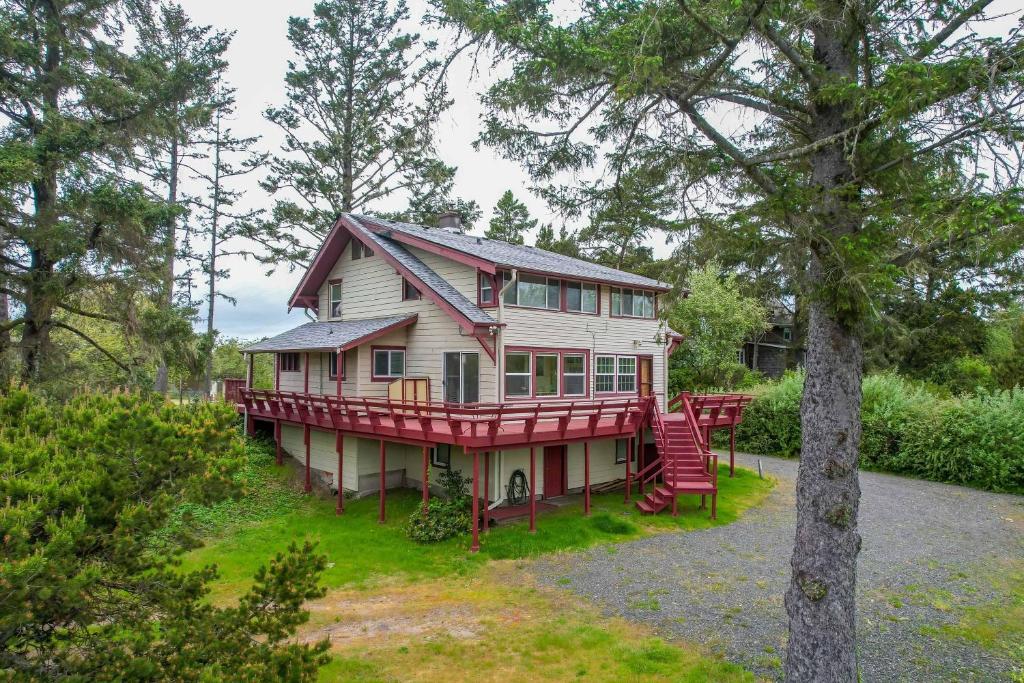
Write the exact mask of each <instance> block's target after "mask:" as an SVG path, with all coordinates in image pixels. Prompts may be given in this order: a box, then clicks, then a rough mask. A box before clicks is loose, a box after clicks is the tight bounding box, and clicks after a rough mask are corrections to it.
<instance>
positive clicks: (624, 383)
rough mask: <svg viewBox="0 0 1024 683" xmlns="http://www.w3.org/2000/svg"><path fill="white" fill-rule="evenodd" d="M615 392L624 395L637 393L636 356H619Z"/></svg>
mask: <svg viewBox="0 0 1024 683" xmlns="http://www.w3.org/2000/svg"><path fill="white" fill-rule="evenodd" d="M615 390H616V391H618V392H619V393H622V394H624V393H627V392H633V391H636V356H619V369H618V372H617V373H616V377H615Z"/></svg>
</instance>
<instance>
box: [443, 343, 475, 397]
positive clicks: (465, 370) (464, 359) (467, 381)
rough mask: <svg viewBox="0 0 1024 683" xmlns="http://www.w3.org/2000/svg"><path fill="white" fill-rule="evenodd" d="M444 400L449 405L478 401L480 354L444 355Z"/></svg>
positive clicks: (451, 353) (459, 353)
mask: <svg viewBox="0 0 1024 683" xmlns="http://www.w3.org/2000/svg"><path fill="white" fill-rule="evenodd" d="M444 400H445V401H448V402H449V403H478V402H479V401H480V354H479V353H472V352H465V353H463V352H458V351H455V352H450V353H445V354H444Z"/></svg>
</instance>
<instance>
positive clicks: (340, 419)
mask: <svg viewBox="0 0 1024 683" xmlns="http://www.w3.org/2000/svg"><path fill="white" fill-rule="evenodd" d="M239 394H240V396H241V400H242V403H243V404H244V406H245V409H246V411H247V412H248V414H249V415H250V416H252V417H256V418H269V419H275V420H283V421H286V422H295V423H299V424H303V425H309V426H312V427H319V428H323V429H339V430H342V431H348V432H357V433H365V434H368V435H374V436H378V437H379V436H385V437H394V438H400V439H408V440H414V441H417V442H429V443H451V444H457V445H461V446H464V447H466V448H467V449H473V450H481V449H484V448H488V447H495V446H505V447H508V446H511V445H528V444H530V443H535V442H536V443H540V442H544V441H572V440H580V439H585V438H610V437H615V436H628V435H630V434H632V433H634V432H635V431H636V430H637V429H638V428H639V426H640V425H641V424H643V423H644V420H645V419H647V416H648V414H649V405H650V401H651V400H652V399H651V398H647V397H635V398H625V399H622V398H619V399H601V400H579V401H557V402H545V403H474V404H456V403H440V402H434V401H394V400H390V399H387V398H357V397H338V396H323V395H319V394H303V393H296V392H287V391H272V390H263V389H242V390H241V391H240V392H239Z"/></svg>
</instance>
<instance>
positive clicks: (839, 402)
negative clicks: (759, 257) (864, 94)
mask: <svg viewBox="0 0 1024 683" xmlns="http://www.w3.org/2000/svg"><path fill="white" fill-rule="evenodd" d="M853 12H854V9H853V8H852V7H850V6H848V5H846V4H844V3H842V2H834V1H833V2H827V3H822V4H821V6H820V14H819V15H818V18H817V20H816V23H815V24H814V25H813V26H812V27H811V30H812V32H813V34H814V59H815V61H816V62H817V63H818V65H819V66H820V67H821V69H822V71H823V72H824V74H825V81H826V83H827V84H829V85H833V86H837V87H841V86H843V85H847V84H849V83H853V82H855V79H856V59H855V55H854V54H853V51H854V50H855V49H856V45H857V41H856V40H855V39H854V38H855V36H856V35H857V29H856V23H855V21H854V19H855V18H854V16H853ZM854 121H855V114H854V112H853V111H852V110H851V108H850V105H849V103H848V102H846V101H844V100H843V99H842V98H835V97H831V96H830V97H828V98H821V99H820V100H818V101H816V102H815V104H814V133H815V138H816V139H818V140H823V139H832V140H838V139H839V137H840V136H839V133H841V132H842V131H844V130H845V129H847V128H848V127H849V126H850V125H851V124H852V123H853V122H854ZM853 178H854V173H853V168H852V166H851V164H850V157H849V150H848V149H847V148H846V147H845V145H844V143H843V142H841V141H840V142H833V143H831V144H826V145H823V146H822V147H821V149H819V150H818V151H816V152H815V153H814V154H813V156H812V157H811V182H812V185H813V186H814V187H815V188H816V189H817V192H818V201H817V205H816V206H815V207H814V213H813V214H812V215H811V216H809V219H810V220H813V221H815V230H816V232H817V233H819V234H820V235H821V238H820V239H819V240H817V241H818V243H817V244H812V245H811V252H812V254H811V260H810V266H809V268H808V273H807V276H808V277H807V280H808V290H809V294H810V296H809V297H808V301H809V304H808V326H807V361H806V364H807V374H806V379H805V382H804V393H803V400H802V402H801V404H800V425H801V429H802V430H803V433H802V437H801V450H800V469H799V473H798V475H797V496H796V501H797V520H796V539H795V543H794V546H793V557H792V561H791V566H792V576H791V579H790V584H789V588H788V590H787V591H786V610H787V612H788V614H789V644H788V647H787V651H786V680H787V681H791V682H795V681H801V682H802V681H808V682H809V681H836V682H839V681H843V682H848V683H856V681H857V679H858V672H857V655H856V629H855V595H856V582H857V554H858V553H859V552H860V535H859V534H858V533H857V512H858V508H859V503H860V484H859V482H858V475H857V466H858V462H859V453H860V437H861V422H860V403H861V374H862V372H863V355H864V351H863V342H862V337H863V331H862V324H861V322H860V319H859V316H858V315H857V314H856V313H855V312H851V311H850V310H849V308H848V306H847V305H846V304H848V303H849V301H847V300H846V299H844V296H845V294H844V292H842V291H839V290H840V289H841V288H840V287H839V286H838V285H837V281H838V280H839V278H838V277H837V275H836V272H837V271H838V270H839V267H838V265H837V263H836V257H835V256H833V255H832V253H831V252H830V251H829V249H831V248H832V245H836V244H839V243H840V242H841V241H842V240H843V239H844V238H847V237H849V236H851V235H854V234H855V233H856V232H857V231H858V230H859V229H860V222H859V221H860V219H859V211H858V210H857V208H858V204H859V202H860V189H859V188H858V187H857V186H856V185H855V183H854V182H853ZM841 311H845V312H844V313H843V314H842V315H840V312H841Z"/></svg>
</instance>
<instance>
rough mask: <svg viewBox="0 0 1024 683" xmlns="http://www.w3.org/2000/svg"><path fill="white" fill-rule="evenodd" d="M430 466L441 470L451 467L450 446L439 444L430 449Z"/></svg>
mask: <svg viewBox="0 0 1024 683" xmlns="http://www.w3.org/2000/svg"><path fill="white" fill-rule="evenodd" d="M430 464H431V465H433V466H434V467H439V468H441V469H443V470H448V469H451V467H452V446H451V444H447V443H439V444H437V445H436V446H434V447H433V448H431V449H430Z"/></svg>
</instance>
